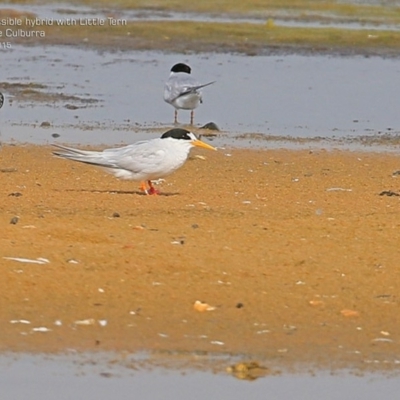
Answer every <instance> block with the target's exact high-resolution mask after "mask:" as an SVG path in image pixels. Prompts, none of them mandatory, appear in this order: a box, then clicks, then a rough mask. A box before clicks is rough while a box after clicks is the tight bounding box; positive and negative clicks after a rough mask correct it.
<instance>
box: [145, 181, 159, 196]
mask: <svg viewBox="0 0 400 400" xmlns="http://www.w3.org/2000/svg"><path fill="white" fill-rule="evenodd" d="M147 183H148V185H149V187H150V189H149V191H148V194H155V195H157V194H160V191H159V190H157V189H156V188H155V187H154V186H153V184H152V183H151V181H147Z"/></svg>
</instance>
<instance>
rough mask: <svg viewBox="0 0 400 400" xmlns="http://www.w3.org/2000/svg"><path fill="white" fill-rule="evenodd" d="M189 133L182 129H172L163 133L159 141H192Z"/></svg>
mask: <svg viewBox="0 0 400 400" xmlns="http://www.w3.org/2000/svg"><path fill="white" fill-rule="evenodd" d="M189 133H190V131H188V130H186V129H182V128H174V129H170V130H169V131H167V132H165V133H164V134H163V135H162V136H161V139H166V138H169V137H170V138H173V139H183V140H192V139H193V138H192V137H190V136H189Z"/></svg>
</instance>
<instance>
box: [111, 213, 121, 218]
mask: <svg viewBox="0 0 400 400" xmlns="http://www.w3.org/2000/svg"><path fill="white" fill-rule="evenodd" d="M112 216H113V218H119V217H120V216H121V215H120V214H119V213H117V212H114V213H113V215H112Z"/></svg>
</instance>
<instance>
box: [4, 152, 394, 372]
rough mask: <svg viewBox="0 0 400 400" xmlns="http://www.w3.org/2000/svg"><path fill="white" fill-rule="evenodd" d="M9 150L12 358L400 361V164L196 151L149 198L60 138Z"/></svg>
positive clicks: (350, 155)
mask: <svg viewBox="0 0 400 400" xmlns="http://www.w3.org/2000/svg"><path fill="white" fill-rule="evenodd" d="M0 154H1V162H0V163H1V164H0V171H1V172H0V183H1V187H2V191H1V192H2V194H1V197H2V200H1V202H0V209H1V214H0V223H1V225H2V233H1V236H0V249H1V250H0V252H1V254H0V256H1V259H0V264H1V270H2V279H1V280H0V332H1V341H0V350H1V351H10V350H12V351H18V352H19V351H23V352H27V351H28V352H64V351H67V350H68V349H76V350H78V351H108V350H112V351H117V352H120V351H127V352H136V351H140V350H149V351H155V352H158V351H162V352H168V353H176V354H207V353H208V352H212V353H216V354H241V355H243V356H244V357H245V358H246V359H255V360H259V361H260V362H262V363H263V364H267V365H268V366H274V365H278V364H279V365H281V364H282V363H283V364H285V365H287V366H293V365H297V364H298V363H304V362H305V363H307V364H313V365H315V364H316V365H318V366H321V367H332V366H339V367H355V368H379V369H381V368H397V365H398V360H399V359H400V346H399V331H400V329H399V327H400V326H399V325H400V317H399V296H398V288H399V287H400V274H399V269H398V264H399V257H398V254H399V250H398V248H399V243H400V233H399V232H400V230H399V227H400V221H399V218H398V216H399V207H400V203H399V201H400V197H399V196H398V195H396V194H397V193H399V192H400V182H399V179H400V177H396V174H394V175H393V173H394V172H395V171H397V170H398V169H400V158H399V157H397V156H394V155H387V154H373V153H354V152H347V151H337V150H333V151H325V150H314V151H304V150H298V151H290V150H259V151H256V150H244V149H240V150H239V149H219V151H218V152H210V151H206V150H198V149H196V150H194V151H193V152H192V155H191V158H190V160H189V161H188V162H187V163H186V164H185V166H184V167H183V168H182V169H181V170H179V171H178V172H176V173H175V174H174V175H172V176H170V177H168V178H167V179H166V181H165V182H164V183H162V184H161V185H160V186H159V188H160V190H161V191H162V194H161V195H159V196H145V195H142V194H141V193H140V192H139V190H138V184H137V183H135V182H128V181H119V180H117V179H115V178H114V177H112V176H110V175H108V174H106V173H104V172H103V171H101V170H98V169H96V168H93V167H90V166H86V165H81V164H78V163H74V162H70V161H66V160H62V159H58V158H55V157H52V155H51V148H50V147H47V146H33V145H26V146H24V145H17V146H8V145H6V146H3V147H2V148H1V153H0ZM199 156H200V157H199ZM384 191H386V192H387V193H386V194H383V195H380V194H381V193H382V192H384ZM390 194H392V195H390ZM14 217H18V221H16V220H17V218H14ZM13 218H14V219H13ZM12 219H13V222H14V223H10V221H11V220H12ZM15 222H16V223H15ZM4 257H22V258H28V259H37V258H40V257H42V258H45V259H47V260H48V261H49V262H48V263H44V264H33V263H26V262H18V261H15V260H9V259H5V258H4ZM197 300H198V301H201V302H206V303H207V304H209V305H210V306H211V307H212V308H215V309H212V310H210V311H203V312H202V311H199V310H196V309H195V308H194V303H195V302H196V301H197ZM21 320H26V321H29V322H30V323H29V324H28V323H24V321H21ZM77 321H78V322H77ZM82 321H83V322H82ZM37 328H41V329H37ZM43 328H45V329H43ZM47 329H48V330H49V331H46V330H47ZM41 330H42V331H44V332H41Z"/></svg>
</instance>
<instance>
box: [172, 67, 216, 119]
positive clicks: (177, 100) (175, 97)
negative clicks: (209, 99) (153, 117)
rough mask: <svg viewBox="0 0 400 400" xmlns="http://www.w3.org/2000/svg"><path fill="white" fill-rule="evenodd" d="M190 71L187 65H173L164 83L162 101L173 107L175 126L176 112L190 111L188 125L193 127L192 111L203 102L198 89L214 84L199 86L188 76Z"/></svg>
mask: <svg viewBox="0 0 400 400" xmlns="http://www.w3.org/2000/svg"><path fill="white" fill-rule="evenodd" d="M191 71H192V69H191V68H190V67H189V65H187V64H184V63H178V64H175V65H174V66H173V67H172V68H171V73H170V75H169V78H168V80H167V82H165V86H164V101H166V102H167V103H169V104H171V105H173V106H174V107H175V118H174V123H175V124H176V123H177V122H178V110H191V113H190V125H193V116H194V109H195V108H197V107H198V106H199V104H200V103H202V102H203V100H202V96H201V91H200V89H202V88H203V87H205V86H208V85H211V84H213V83H214V82H215V81H213V82H208V83H205V84H200V83H199V82H197V80H196V79H194V78H193V77H192V76H191V75H190V73H191Z"/></svg>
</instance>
